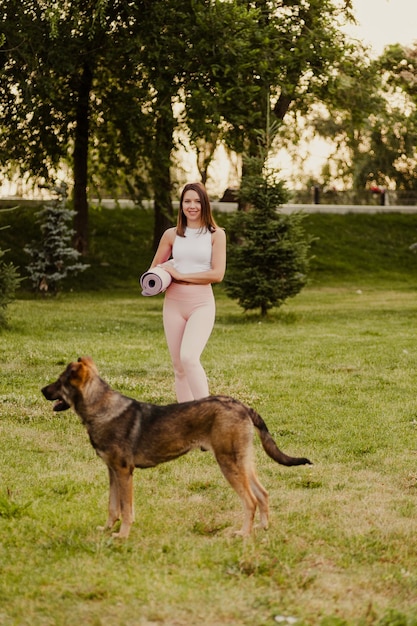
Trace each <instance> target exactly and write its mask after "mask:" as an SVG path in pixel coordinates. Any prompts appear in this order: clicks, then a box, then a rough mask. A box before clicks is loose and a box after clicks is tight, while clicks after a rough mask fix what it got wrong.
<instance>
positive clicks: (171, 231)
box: [162, 226, 177, 243]
mask: <svg viewBox="0 0 417 626" xmlns="http://www.w3.org/2000/svg"><path fill="white" fill-rule="evenodd" d="M176 234H177V228H176V227H175V226H173V227H172V228H167V230H166V231H165V232H164V234H163V235H162V238H163V239H164V240H165V241H169V242H170V243H173V241H174V239H175V235H176Z"/></svg>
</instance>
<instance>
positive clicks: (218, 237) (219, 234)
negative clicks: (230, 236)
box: [212, 226, 226, 242]
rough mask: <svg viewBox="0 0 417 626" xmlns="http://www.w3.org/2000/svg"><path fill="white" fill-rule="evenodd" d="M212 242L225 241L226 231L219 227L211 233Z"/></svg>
mask: <svg viewBox="0 0 417 626" xmlns="http://www.w3.org/2000/svg"><path fill="white" fill-rule="evenodd" d="M212 241H213V242H214V241H219V242H220V241H226V231H225V230H224V228H220V227H219V226H218V227H217V228H216V230H214V231H213V233H212Z"/></svg>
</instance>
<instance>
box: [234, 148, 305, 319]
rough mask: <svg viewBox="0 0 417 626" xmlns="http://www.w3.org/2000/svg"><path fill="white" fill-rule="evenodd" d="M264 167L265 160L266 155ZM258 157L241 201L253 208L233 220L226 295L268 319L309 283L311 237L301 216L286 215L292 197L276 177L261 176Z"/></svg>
mask: <svg viewBox="0 0 417 626" xmlns="http://www.w3.org/2000/svg"><path fill="white" fill-rule="evenodd" d="M260 160H261V164H262V163H263V162H264V158H263V156H261V159H260ZM257 166H259V159H257V158H256V159H253V160H251V161H249V163H248V175H247V176H246V177H245V178H244V180H243V181H242V187H241V191H240V196H241V199H242V200H243V202H244V203H245V204H248V205H249V207H250V208H249V209H248V210H247V211H239V212H238V213H236V214H235V215H234V217H233V219H232V220H231V221H230V224H229V228H230V240H231V243H230V245H229V249H228V270H227V274H226V277H225V281H224V282H225V288H226V293H227V294H228V295H229V296H230V297H231V298H233V299H236V300H237V301H238V303H239V305H240V306H241V307H242V308H243V309H244V310H245V311H248V310H250V309H260V311H261V315H263V316H264V315H266V314H267V312H268V311H269V310H270V309H272V308H273V307H279V306H281V305H282V304H283V303H284V302H285V300H287V298H290V297H293V296H295V295H297V293H299V292H300V291H301V289H302V288H303V287H304V285H305V284H306V282H307V272H308V267H309V257H308V252H309V246H310V243H311V240H310V238H309V237H308V235H307V234H306V233H305V231H304V229H303V226H302V221H303V219H304V216H303V215H302V214H301V213H292V214H290V215H284V214H283V213H280V212H279V207H280V205H282V204H283V203H284V202H285V201H286V200H287V199H288V195H287V192H286V190H285V187H284V184H283V182H282V181H280V180H277V179H276V178H275V177H274V175H273V174H271V173H268V172H264V173H261V174H258V173H257Z"/></svg>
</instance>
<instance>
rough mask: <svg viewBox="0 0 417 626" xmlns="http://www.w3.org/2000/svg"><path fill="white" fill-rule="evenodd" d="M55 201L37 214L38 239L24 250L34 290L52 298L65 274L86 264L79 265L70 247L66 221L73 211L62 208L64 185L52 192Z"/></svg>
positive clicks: (78, 254) (65, 190) (77, 271)
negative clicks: (51, 295) (27, 255)
mask: <svg viewBox="0 0 417 626" xmlns="http://www.w3.org/2000/svg"><path fill="white" fill-rule="evenodd" d="M54 191H55V193H56V199H55V200H54V201H53V202H50V203H48V204H47V205H46V206H45V207H44V208H43V209H41V210H40V211H38V213H37V214H36V215H37V218H38V222H39V224H40V230H41V240H40V242H39V243H32V244H30V245H27V246H26V247H25V252H26V253H27V254H29V256H30V257H31V261H30V263H29V264H28V266H27V270H28V272H29V278H30V280H31V282H32V286H33V288H34V290H35V291H37V292H39V293H44V294H45V293H50V294H53V295H55V294H56V293H57V292H58V289H59V287H60V285H61V283H62V281H63V280H64V279H65V278H67V276H68V275H69V274H78V273H79V272H82V271H84V270H85V269H87V267H88V265H86V264H85V263H81V262H80V259H79V257H80V255H81V253H80V252H78V250H75V249H74V248H73V247H72V245H71V241H72V237H73V230H72V228H71V226H70V222H71V220H72V218H73V216H74V211H71V210H70V209H68V208H67V207H66V202H67V186H66V184H65V183H61V184H60V185H59V186H57V187H55V189H54Z"/></svg>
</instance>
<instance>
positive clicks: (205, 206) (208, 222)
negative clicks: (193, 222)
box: [177, 183, 218, 237]
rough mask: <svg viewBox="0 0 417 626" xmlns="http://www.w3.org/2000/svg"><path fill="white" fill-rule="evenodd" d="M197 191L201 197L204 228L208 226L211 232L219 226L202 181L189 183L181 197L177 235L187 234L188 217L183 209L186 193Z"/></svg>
mask: <svg viewBox="0 0 417 626" xmlns="http://www.w3.org/2000/svg"><path fill="white" fill-rule="evenodd" d="M190 189H191V190H192V191H196V192H197V193H198V197H199V198H200V206H201V223H202V228H207V229H208V230H209V231H210V232H211V233H212V232H213V231H215V230H216V228H218V226H217V224H216V222H215V220H214V217H213V214H212V212H211V205H210V200H209V197H208V194H207V191H206V188H205V187H204V185H203V184H202V183H188V184H187V185H185V187H184V189H183V190H182V193H181V198H180V207H179V210H178V218H177V235H179V236H180V237H184V236H185V229H186V227H187V218H186V217H185V215H184V212H183V210H182V203H183V200H184V195H185V193H186V192H187V191H190Z"/></svg>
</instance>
